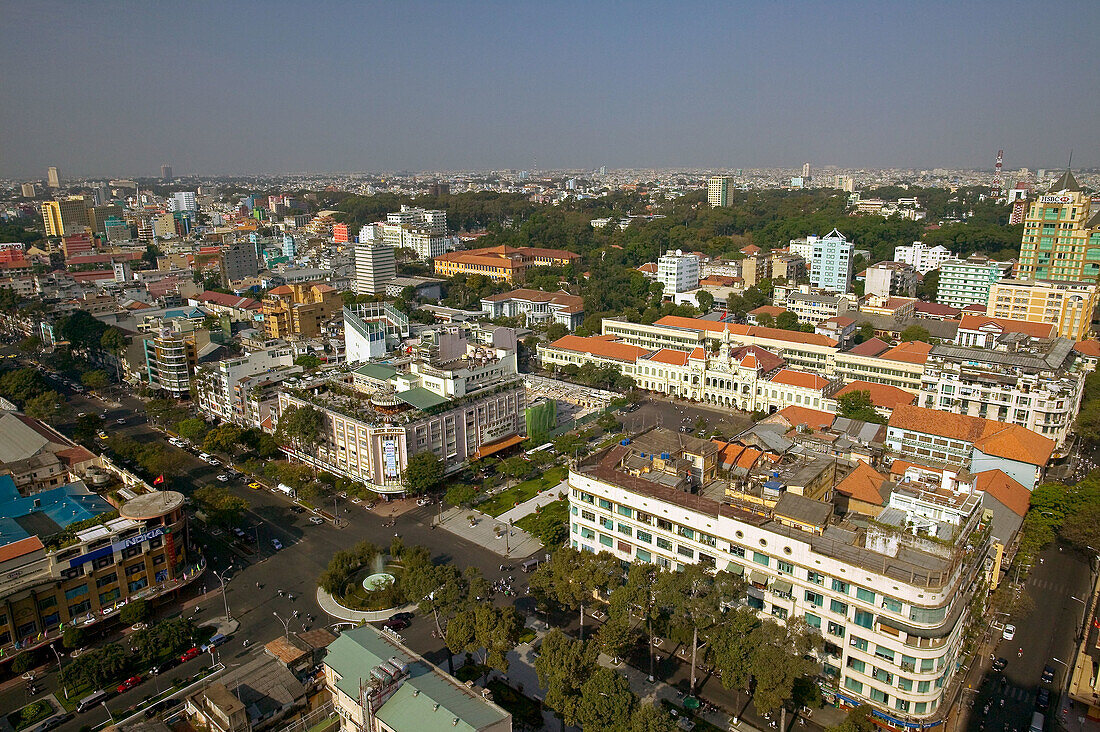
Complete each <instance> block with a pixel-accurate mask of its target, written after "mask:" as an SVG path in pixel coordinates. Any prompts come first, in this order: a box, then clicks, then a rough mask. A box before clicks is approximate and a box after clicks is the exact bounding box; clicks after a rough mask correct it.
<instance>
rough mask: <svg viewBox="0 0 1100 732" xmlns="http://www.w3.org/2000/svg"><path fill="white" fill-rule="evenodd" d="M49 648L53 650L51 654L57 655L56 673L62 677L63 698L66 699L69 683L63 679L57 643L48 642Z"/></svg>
mask: <svg viewBox="0 0 1100 732" xmlns="http://www.w3.org/2000/svg"><path fill="white" fill-rule="evenodd" d="M50 650H51V651H53V655H54V656H56V657H57V675H58V676H59V677H60V678H61V679H62V685H63V687H64V689H65V698H66V699H68V698H69V683H68V682H67V681H65V680H64V679H65V674H64V673H63V672H62V669H61V654H60V653H58V652H57V645H56V644H54V643H51V644H50Z"/></svg>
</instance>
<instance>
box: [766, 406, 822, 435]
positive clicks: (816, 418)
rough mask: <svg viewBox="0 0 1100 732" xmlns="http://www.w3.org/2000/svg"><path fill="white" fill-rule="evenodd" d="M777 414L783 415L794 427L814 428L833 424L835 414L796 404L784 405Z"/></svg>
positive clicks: (820, 428)
mask: <svg viewBox="0 0 1100 732" xmlns="http://www.w3.org/2000/svg"><path fill="white" fill-rule="evenodd" d="M776 416H779V417H782V418H783V419H785V420H787V422H788V423H789V424H790V425H791V426H792V427H808V428H810V429H812V430H823V429H825V428H826V427H829V426H831V425H832V424H833V420H834V419H836V415H835V414H830V413H828V412H822V411H819V410H817V409H810V408H809V407H800V406H798V405H796V404H791V405H789V406H786V407H783V408H782V409H780V410H779V411H778V412H776Z"/></svg>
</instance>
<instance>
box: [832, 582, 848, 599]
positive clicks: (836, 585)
mask: <svg viewBox="0 0 1100 732" xmlns="http://www.w3.org/2000/svg"><path fill="white" fill-rule="evenodd" d="M833 591H834V592H840V593H842V594H845V595H847V594H848V583H847V582H844V581H842V580H838V579H834V580H833Z"/></svg>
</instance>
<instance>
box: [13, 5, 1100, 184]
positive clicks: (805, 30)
mask: <svg viewBox="0 0 1100 732" xmlns="http://www.w3.org/2000/svg"><path fill="white" fill-rule="evenodd" d="M294 7H295V6H292V5H290V4H287V3H284V4H280V3H274V4H271V5H267V6H265V12H264V13H258V12H256V9H255V8H254V7H253V6H251V5H248V4H244V3H225V4H218V5H213V4H212V5H206V6H202V10H201V12H196V11H195V8H193V7H190V6H188V7H183V6H158V7H153V8H144V7H143V8H141V9H140V10H135V9H134V6H128V5H124V4H119V3H107V4H100V5H94V6H71V5H68V4H65V3H57V2H45V3H36V4H34V5H33V6H32V5H25V6H10V7H9V8H8V12H7V13H6V17H8V18H9V19H10V21H11V22H8V23H6V24H5V27H4V29H3V30H0V39H2V40H3V43H0V59H2V60H3V62H4V63H5V64H6V67H7V68H21V67H24V66H26V64H27V61H28V60H31V61H32V66H31V68H32V69H33V71H28V72H27V73H23V74H7V75H5V78H4V81H3V82H0V84H2V88H3V89H4V92H5V97H6V98H7V99H17V100H19V103H18V104H6V105H4V107H3V109H2V110H0V128H2V129H4V130H5V132H6V133H7V137H8V139H9V141H11V143H14V144H9V145H8V146H7V149H6V150H5V153H4V154H3V155H2V156H0V176H5V177H23V178H33V179H38V178H41V177H43V175H44V173H45V170H46V168H47V167H48V166H51V165H56V166H58V167H60V168H61V170H62V171H63V174H64V175H65V176H68V177H83V176H113V175H149V176H150V177H154V176H156V175H157V172H158V171H159V169H160V166H161V165H163V164H164V163H165V161H171V163H172V165H173V167H174V171H175V174H176V175H208V176H214V175H226V174H234V173H235V174H251V173H277V172H288V171H302V170H309V171H348V170H356V171H386V170H391V171H392V170H441V169H442V170H493V169H497V170H500V169H552V170H561V169H577V168H595V167H598V166H600V165H606V166H607V167H608V168H614V169H623V168H642V169H647V168H665V169H669V168H672V169H676V168H699V169H707V168H709V169H720V168H761V167H788V168H797V167H799V166H800V165H801V164H802V163H803V162H805V161H810V162H811V163H812V164H813V167H814V168H820V167H824V166H834V165H835V166H842V167H847V168H932V167H946V168H972V169H980V168H988V167H991V165H992V160H993V157H994V155H995V153H996V150H997V149H1004V150H1005V151H1006V156H1005V167H1006V169H1016V168H1020V167H1030V168H1032V169H1036V168H1041V167H1045V168H1054V167H1061V166H1064V165H1065V162H1066V160H1067V157H1068V155H1069V151H1070V150H1071V149H1073V150H1075V152H1074V156H1073V159H1074V164H1075V166H1081V167H1091V166H1096V165H1100V158H1098V157H1097V156H1096V153H1095V151H1094V150H1093V149H1090V148H1088V147H1087V144H1088V141H1089V140H1091V139H1092V136H1091V134H1090V124H1089V123H1090V121H1091V120H1092V119H1095V118H1096V116H1097V114H1098V112H1100V101H1097V100H1096V99H1095V97H1094V96H1092V95H1088V94H1087V93H1085V92H1084V90H1083V89H1082V87H1081V85H1080V83H1079V82H1078V81H1077V79H1079V78H1081V77H1082V76H1083V77H1085V78H1088V77H1089V76H1090V75H1092V74H1094V73H1095V72H1096V71H1097V70H1100V69H1098V68H1097V67H1098V66H1100V62H1098V61H1097V60H1096V58H1095V55H1094V54H1090V53H1089V52H1088V51H1089V45H1090V42H1091V31H1092V30H1093V29H1094V28H1096V27H1098V21H1100V6H1096V5H1094V4H1088V3H1084V2H1072V1H1067V2H1060V3H1055V4H1054V6H1053V7H1052V6H1051V5H1045V6H1042V7H1039V6H1035V5H1025V4H1022V3H1018V4H1017V3H1013V4H1010V5H1007V6H1006V5H1002V4H996V5H995V4H992V3H973V4H970V5H968V6H965V7H962V8H958V7H956V6H954V5H951V4H948V3H929V4H924V5H922V6H921V13H920V16H919V17H907V18H904V22H903V21H902V19H901V18H900V17H899V15H898V14H897V13H896V12H894V11H898V10H901V9H902V6H901V5H893V4H889V3H887V4H885V6H884V5H883V4H881V3H876V4H870V3H862V2H851V3H844V4H841V5H839V6H838V5H836V4H835V3H823V2H821V3H819V2H808V3H803V4H800V5H799V6H797V8H787V7H769V8H766V9H760V8H756V7H726V6H719V5H701V6H693V7H691V8H688V9H685V8H683V7H680V6H664V5H659V4H642V5H632V6H631V10H632V12H631V13H630V14H629V15H627V14H625V13H624V12H623V10H622V8H621V7H618V6H611V5H597V6H595V7H589V6H581V5H557V6H552V7H549V8H548V7H544V6H540V5H535V4H519V5H515V6H513V5H504V4H485V5H478V6H457V5H456V6H447V5H443V6H434V5H430V4H419V3H415V4H403V5H401V6H388V5H361V4H351V3H332V4H328V5H325V6H322V7H320V8H317V9H311V11H310V15H309V18H308V23H303V22H302V18H301V14H300V13H296V12H293V9H294ZM1006 11H1007V12H1006ZM1037 39H1038V40H1037ZM97 59H98V61H97ZM1028 89H1034V90H1042V92H1043V96H1044V97H1045V98H1052V99H1053V98H1057V99H1063V100H1066V103H1065V104H1062V105H1059V107H1060V111H1059V113H1058V115H1057V117H1056V118H1052V117H1051V116H1050V115H1049V113H1047V112H1045V111H1044V110H1045V109H1046V107H1045V106H1044V105H1038V104H1029V103H1028V102H1027V99H1028V92H1027V91H1026V90H1028Z"/></svg>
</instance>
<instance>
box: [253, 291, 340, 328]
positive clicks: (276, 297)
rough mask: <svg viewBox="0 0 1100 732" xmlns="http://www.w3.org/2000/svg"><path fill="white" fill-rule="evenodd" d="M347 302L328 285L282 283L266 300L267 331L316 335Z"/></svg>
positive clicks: (265, 324)
mask: <svg viewBox="0 0 1100 732" xmlns="http://www.w3.org/2000/svg"><path fill="white" fill-rule="evenodd" d="M343 305H344V300H343V298H342V297H340V293H338V292H337V291H336V290H334V289H332V287H330V286H328V285H320V284H316V285H282V286H281V287H276V288H275V289H274V290H272V291H271V292H269V293H267V295H266V296H265V297H264V300H263V310H262V311H263V316H264V332H265V333H267V337H268V338H287V337H290V336H300V337H302V338H314V337H316V336H319V335H320V334H321V330H322V327H323V326H324V324H325V323H326V322H328V320H329V319H330V318H331V317H332V316H333V315H334V314H335V313H337V312H339V311H340V309H341V308H342V307H343Z"/></svg>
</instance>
